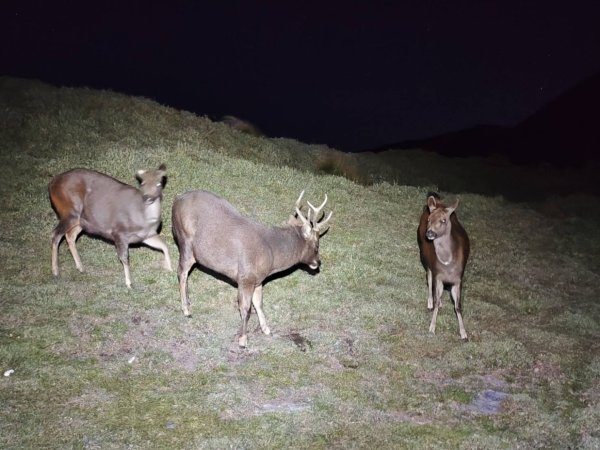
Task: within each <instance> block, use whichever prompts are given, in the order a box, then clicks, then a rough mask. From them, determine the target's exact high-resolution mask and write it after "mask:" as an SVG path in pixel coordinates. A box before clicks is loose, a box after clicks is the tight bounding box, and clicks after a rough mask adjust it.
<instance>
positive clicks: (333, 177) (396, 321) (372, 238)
mask: <svg viewBox="0 0 600 450" xmlns="http://www.w3.org/2000/svg"><path fill="white" fill-rule="evenodd" d="M0 102H1V104H0V121H2V123H3V124H5V126H3V127H2V128H1V129H0V162H1V163H2V165H3V167H5V168H6V171H7V173H8V177H6V179H5V181H4V182H3V183H2V184H0V202H1V204H0V224H1V225H2V230H3V234H2V238H1V239H0V257H1V258H2V261H3V270H2V271H1V272H0V312H1V314H2V320H1V323H0V370H1V372H2V373H4V371H6V370H8V369H14V373H12V374H11V375H10V376H6V377H4V376H3V377H1V379H0V447H2V448H43V447H49V448H72V447H75V448H82V447H84V448H124V447H131V448H223V447H246V448H282V447H284V446H290V443H292V444H291V445H292V446H293V447H295V448H331V447H333V448H341V447H362V448H365V447H375V446H378V447H382V448H433V447H435V448H438V447H442V448H456V447H465V448H517V447H519V446H521V447H532V448H535V447H549V448H569V447H581V448H586V447H587V448H593V447H594V446H597V445H598V439H599V436H598V434H597V431H596V429H597V426H596V424H597V422H598V419H599V417H598V412H597V411H598V410H600V408H599V406H600V384H599V383H598V375H599V374H600V359H599V358H598V357H597V354H598V344H597V341H598V336H599V333H600V309H599V308H598V307H597V305H596V302H595V298H596V297H597V290H598V289H597V286H598V281H599V279H598V271H597V268H598V267H600V255H599V252H598V242H600V236H599V234H600V231H599V230H600V227H598V220H599V218H598V216H597V215H594V214H593V213H590V212H589V211H590V210H594V208H593V205H595V204H596V203H597V201H598V200H597V199H596V198H595V197H586V198H585V201H584V202H583V204H585V205H587V206H590V205H591V206H590V207H588V208H586V209H585V211H584V212H581V210H580V208H579V207H565V206H564V205H563V203H562V200H561V198H558V197H554V199H551V200H547V199H544V200H540V201H538V200H537V199H536V196H529V195H528V196H525V197H527V198H524V196H522V195H521V196H520V197H519V196H514V195H513V194H520V190H524V191H528V192H529V190H531V189H533V188H532V186H533V187H534V188H535V189H533V191H532V192H536V193H537V194H536V195H539V194H540V192H542V191H544V190H545V189H546V188H547V187H548V185H549V184H551V182H552V183H555V187H560V183H559V181H558V179H554V181H552V180H546V181H544V182H543V183H541V184H536V183H537V181H536V180H537V179H538V178H539V177H537V176H533V177H531V179H530V180H529V181H527V182H526V183H525V184H520V182H521V180H523V179H524V178H526V175H527V173H526V172H523V173H521V175H520V176H519V177H517V178H509V179H510V180H511V181H510V183H507V182H500V181H502V180H500V178H502V177H504V176H507V174H509V175H510V174H518V173H520V172H522V171H523V169H520V168H515V167H512V166H509V165H506V166H502V167H501V168H500V169H499V172H498V173H499V174H500V175H494V174H493V173H492V171H491V169H490V168H489V161H484V160H476V159H469V160H450V159H448V158H442V157H438V156H435V155H433V154H430V153H425V152H420V151H411V152H402V153H385V152H384V153H383V154H377V155H374V154H362V155H344V154H342V153H340V152H337V151H336V150H334V149H329V148H327V147H324V146H318V145H306V144H302V143H299V142H296V141H293V140H289V139H270V138H267V137H264V136H252V135H248V134H244V133H240V132H238V131H236V130H233V129H231V127H229V126H227V125H226V124H223V123H213V122H211V121H210V120H208V119H207V118H204V117H198V116H195V115H193V114H190V113H187V112H183V111H176V110H174V109H171V108H167V107H165V106H161V105H158V104H156V103H155V102H153V101H151V100H148V99H142V98H131V97H127V96H124V95H121V94H118V93H113V92H105V91H93V90H89V89H70V88H55V87H52V86H48V85H45V84H43V83H38V82H32V81H23V80H17V79H13V78H6V77H3V78H0ZM163 162H164V163H166V165H167V173H168V183H167V185H166V189H165V192H164V210H163V214H162V217H163V229H162V234H163V236H164V238H165V240H166V242H167V245H168V246H169V248H170V250H171V253H172V255H173V257H174V258H175V259H176V258H177V257H178V253H177V249H176V246H175V243H174V242H173V238H172V236H171V234H170V227H171V218H170V208H171V205H172V203H173V199H174V197H175V196H176V195H177V194H179V193H182V192H185V191H187V190H190V189H207V190H210V191H213V192H215V193H217V194H219V195H221V196H223V197H225V198H227V199H228V200H229V201H230V202H231V203H232V204H233V205H235V206H236V207H238V208H239V210H240V211H241V212H242V213H244V214H246V215H248V216H250V217H252V218H254V219H256V220H259V221H261V222H265V223H267V224H272V225H278V224H282V223H283V222H285V221H286V219H287V217H288V216H289V214H290V213H292V212H293V203H294V201H295V199H296V198H297V195H298V193H299V192H300V191H301V190H303V189H306V196H307V197H308V199H309V200H311V201H313V200H314V201H319V200H320V199H321V198H322V196H323V195H324V194H325V193H327V194H328V196H329V207H331V208H332V209H333V211H334V215H333V219H332V222H331V229H330V231H329V232H328V233H327V234H326V235H325V236H324V237H323V238H322V241H321V253H322V259H323V266H322V270H321V271H320V273H318V274H316V275H312V274H309V273H307V272H305V271H303V270H296V271H293V272H291V273H290V274H289V275H287V276H285V277H282V278H276V279H273V280H271V281H270V282H269V283H267V284H266V286H265V289H264V302H265V305H264V308H265V313H266V315H267V318H268V320H269V323H270V326H271V329H272V331H273V336H270V337H267V336H264V335H262V334H261V333H260V331H259V330H258V321H257V319H256V317H255V316H254V315H253V316H252V317H251V319H250V329H251V330H252V332H251V333H250V337H249V342H250V345H249V347H248V348H247V349H245V350H243V349H239V348H238V346H237V339H236V333H237V331H238V327H239V315H238V313H237V310H236V301H235V296H236V292H235V289H234V288H233V287H232V286H231V285H230V284H229V283H226V282H224V281H222V280H220V279H217V278H215V277H212V276H210V275H207V274H206V273H204V272H202V271H200V270H194V271H192V273H191V274H190V278H189V289H190V296H191V301H192V308H193V317H192V318H189V319H188V318H185V317H183V314H182V313H181V309H180V303H179V294H178V285H177V279H176V276H175V274H173V273H168V272H164V271H163V270H162V268H161V261H162V254H161V253H160V252H156V251H153V250H151V249H149V248H146V247H143V246H141V247H139V248H133V249H131V251H130V260H131V261H130V262H131V275H132V281H133V289H132V290H130V291H128V290H127V289H126V288H125V286H124V279H123V270H122V267H121V265H120V263H119V261H118V258H117V257H116V252H115V250H114V247H113V246H112V245H111V244H110V243H106V242H104V241H101V240H98V239H94V238H92V237H89V236H82V237H81V238H80V239H79V241H78V248H79V253H80V255H81V258H82V262H83V265H84V269H85V272H84V273H79V272H78V271H77V270H76V269H75V267H74V264H73V261H72V258H71V256H70V254H69V252H68V249H67V246H66V245H65V244H64V243H63V245H61V247H60V254H59V266H60V276H59V277H58V278H57V279H54V278H52V276H51V272H50V233H51V230H52V228H53V227H54V226H55V224H56V218H55V216H54V213H53V212H52V210H51V208H50V204H49V201H48V197H47V191H46V189H47V188H46V186H47V183H48V182H49V180H50V178H51V177H52V176H53V175H56V174H58V173H60V172H62V171H65V170H68V169H70V168H72V167H89V168H93V169H96V170H100V171H102V172H106V173H108V174H110V175H112V176H114V177H116V178H118V179H120V180H122V181H124V182H128V183H131V184H134V183H135V181H134V178H133V177H134V173H135V171H136V170H137V169H140V168H151V167H157V166H158V165H159V164H160V163H163ZM536 177H537V178H536ZM507 185H511V186H510V190H509V191H505V190H504V189H506V187H507ZM432 189H435V190H438V191H441V194H442V196H444V197H454V196H460V198H461V205H460V207H459V209H458V215H459V217H460V219H461V221H462V223H463V224H464V226H465V228H466V229H467V231H468V233H469V235H470V237H471V242H472V255H471V259H470V261H469V264H468V266H467V273H466V277H465V289H464V298H463V313H464V318H465V324H466V328H467V330H468V332H469V336H470V341H469V342H467V343H462V342H460V339H459V336H458V326H457V323H456V318H455V316H454V313H453V308H452V306H451V303H450V299H449V298H448V296H447V294H446V295H445V297H444V306H443V308H442V309H441V311H440V315H439V318H438V328H437V331H436V335H430V334H429V333H428V326H429V320H430V313H429V312H428V311H427V310H426V282H425V274H424V271H423V269H422V267H421V265H420V262H419V255H418V249H417V245H416V228H417V223H418V219H419V215H420V211H421V209H422V207H423V204H424V201H425V197H426V194H427V192H428V191H429V190H432ZM511 192H512V194H511ZM517 197H518V198H517ZM548 202H551V203H548ZM549 204H550V205H556V204H558V205H559V206H560V208H558V209H557V208H554V207H553V208H550V207H549V206H548V205H549ZM489 391H493V392H497V393H500V394H502V396H503V397H502V400H501V401H499V402H498V410H497V411H496V412H494V413H487V412H485V411H481V410H478V409H477V399H478V398H479V397H480V394H481V393H482V392H489Z"/></svg>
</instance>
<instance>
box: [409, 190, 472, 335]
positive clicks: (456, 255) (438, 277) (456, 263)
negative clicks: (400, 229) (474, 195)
mask: <svg viewBox="0 0 600 450" xmlns="http://www.w3.org/2000/svg"><path fill="white" fill-rule="evenodd" d="M457 207H458V199H456V200H455V201H454V203H453V204H452V205H450V206H446V205H444V204H443V203H442V202H441V201H440V198H439V196H438V195H437V194H430V195H429V196H428V198H427V205H426V206H425V207H424V208H423V214H421V220H420V222H419V228H418V230H417V241H418V243H419V250H420V253H421V262H422V263H423V267H424V268H425V270H426V271H427V290H428V297H427V309H429V310H430V311H431V310H432V309H433V317H432V318H431V325H430V326H429V331H430V332H431V333H435V323H436V320H437V314H438V309H439V307H440V306H441V303H442V294H443V292H444V287H449V288H450V295H451V297H452V300H453V301H454V311H455V312H456V317H457V318H458V326H459V331H460V337H461V338H462V339H463V340H465V341H466V340H468V337H467V332H466V331H465V325H464V323H463V318H462V313H461V305H460V300H461V286H462V278H463V274H464V272H465V266H466V264H467V259H468V258H469V237H468V236H467V232H466V231H465V229H464V228H463V227H462V225H461V224H460V222H459V221H458V218H457V217H456V213H455V212H454V211H455V210H456V208H457Z"/></svg>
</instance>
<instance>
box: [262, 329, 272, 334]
mask: <svg viewBox="0 0 600 450" xmlns="http://www.w3.org/2000/svg"><path fill="white" fill-rule="evenodd" d="M262 332H263V333H264V334H266V335H267V336H269V335H270V334H271V329H270V328H269V327H264V328H263V329H262Z"/></svg>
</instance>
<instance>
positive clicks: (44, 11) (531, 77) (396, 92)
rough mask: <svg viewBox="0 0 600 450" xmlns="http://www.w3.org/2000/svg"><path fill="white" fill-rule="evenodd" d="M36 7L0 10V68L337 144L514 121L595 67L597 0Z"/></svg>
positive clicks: (598, 65) (353, 145)
mask: <svg viewBox="0 0 600 450" xmlns="http://www.w3.org/2000/svg"><path fill="white" fill-rule="evenodd" d="M36 3H37V5H36V4H35V3H34V6H32V5H31V3H27V2H18V1H15V2H14V4H13V6H9V7H7V6H3V7H1V8H2V14H0V39H1V42H2V45H1V46H0V75H11V76H19V77H25V78H35V79H40V80H42V81H47V82H50V83H53V84H57V85H65V86H88V87H92V88H108V89H112V90H114V91H118V92H123V93H128V94H133V95H142V96H145V97H149V98H152V99H155V100H157V101H159V102H160V103H162V104H166V105H170V106H174V107H176V108H180V109H187V110H191V111H194V112H195V113H197V114H200V115H203V114H206V115H208V116H210V117H211V118H214V119H218V118H220V117H222V116H223V115H226V114H231V115H235V116H238V117H241V118H244V119H247V120H249V121H251V122H253V123H255V124H256V125H257V126H258V127H259V128H260V129H262V130H263V131H265V132H266V133H267V134H268V135H270V136H286V137H292V138H297V139H300V140H302V141H305V142H312V143H326V144H329V145H331V146H333V147H336V148H338V149H341V150H357V149H364V148H373V147H377V146H380V145H382V144H385V143H389V142H397V141H401V140H405V139H413V138H421V137H427V136H430V135H434V134H439V133H443V132H446V131H451V130H457V129H461V128H466V127H470V126H472V125H475V124H482V123H489V124H498V125H513V124H516V123H517V122H519V121H521V120H523V119H525V118H526V117H527V116H529V115H530V114H532V113H533V112H535V111H536V110H538V109H539V108H540V107H542V106H543V105H545V104H546V103H548V102H549V101H550V100H552V99H553V98H555V97H556V96H557V95H558V94H560V93H561V92H564V91H565V90H567V89H569V88H571V87H572V86H573V85H575V84H576V83H577V82H579V81H581V80H582V79H584V78H586V77H589V76H591V75H594V74H596V73H598V72H600V25H599V24H600V2H599V1H590V2H585V1H572V2H554V1H498V2H489V1H469V2H466V1H436V2H428V1H418V2H417V1H413V2H410V3H408V2H352V1H345V2H339V1H335V2H327V1H322V2H286V1H262V2H251V1H246V2H211V4H210V5H208V4H203V3H205V2H199V1H173V2H167V1H163V2H156V3H153V2H150V1H148V2H143V3H135V2H126V1H123V2H120V3H111V2H93V3H94V6H81V5H83V4H86V3H91V2H81V1H80V2H69V3H68V5H69V6H65V5H67V4H66V3H60V2H55V1H39V2H36ZM213 3H214V4H213ZM403 3H405V4H404V5H403ZM56 5H59V6H56ZM165 5H169V6H165Z"/></svg>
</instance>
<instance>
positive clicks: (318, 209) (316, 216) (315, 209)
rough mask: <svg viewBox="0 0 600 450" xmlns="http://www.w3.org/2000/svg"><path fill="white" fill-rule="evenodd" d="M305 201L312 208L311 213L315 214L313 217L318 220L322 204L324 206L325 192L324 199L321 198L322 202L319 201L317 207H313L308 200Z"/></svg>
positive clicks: (325, 201)
mask: <svg viewBox="0 0 600 450" xmlns="http://www.w3.org/2000/svg"><path fill="white" fill-rule="evenodd" d="M306 203H307V204H308V206H310V209H312V210H313V213H314V214H315V216H314V219H315V220H319V214H320V212H321V210H322V209H323V206H325V204H326V203H327V194H325V200H323V203H321V206H319V207H318V208H315V207H314V206H313V205H312V204H311V203H310V202H309V201H308V200H307V201H306Z"/></svg>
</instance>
